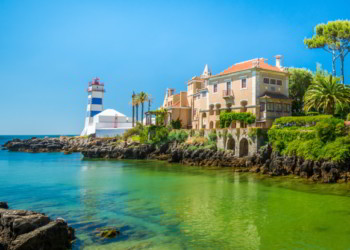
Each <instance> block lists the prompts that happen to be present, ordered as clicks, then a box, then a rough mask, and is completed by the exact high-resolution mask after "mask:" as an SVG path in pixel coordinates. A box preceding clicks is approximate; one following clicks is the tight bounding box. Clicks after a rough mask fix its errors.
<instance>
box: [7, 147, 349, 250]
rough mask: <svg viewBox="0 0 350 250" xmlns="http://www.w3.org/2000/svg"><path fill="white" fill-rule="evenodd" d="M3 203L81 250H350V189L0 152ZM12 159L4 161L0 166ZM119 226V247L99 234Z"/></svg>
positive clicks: (153, 164) (139, 163)
mask: <svg viewBox="0 0 350 250" xmlns="http://www.w3.org/2000/svg"><path fill="white" fill-rule="evenodd" d="M0 154H2V155H1V157H0V168H1V173H0V200H8V201H9V202H10V204H12V206H13V207H16V208H29V209H34V210H39V211H42V212H45V213H47V214H48V215H49V216H52V217H58V216H62V217H64V218H66V219H67V220H68V222H69V223H70V224H71V225H73V227H74V228H76V232H77V236H78V238H79V240H78V241H77V243H76V244H75V248H76V249H78V248H82V247H84V248H87V249H89V248H91V249H99V248H101V249H116V248H117V249H128V248H132V247H134V248H136V249H139V248H144V249H148V248H149V249H198V248H201V249H260V248H262V249H280V248H303V249H312V248H317V249H319V248H322V249H334V248H338V249H346V248H347V247H348V246H349V245H350V238H349V237H348V236H349V235H350V225H349V223H347V221H349V219H350V213H349V208H350V198H349V185H348V184H346V185H345V184H344V185H311V184H309V183H305V182H304V181H302V180H298V179H294V177H283V178H272V179H271V178H266V177H261V176H259V175H253V174H243V173H234V172H232V171H231V170H230V169H220V170H215V169H202V168H197V167H184V166H179V165H169V164H166V163H163V162H150V161H81V159H80V155H79V154H73V155H68V156H65V155H63V154H24V156H22V155H23V154H21V153H18V154H11V157H12V158H11V159H10V158H9V157H8V155H7V156H6V155H4V154H6V153H4V152H0ZM4 158H6V160H1V159H4ZM106 226H115V227H118V228H120V229H121V231H122V234H121V236H120V237H117V238H116V239H113V240H103V239H101V238H100V237H98V236H96V234H97V231H96V229H97V228H100V227H106Z"/></svg>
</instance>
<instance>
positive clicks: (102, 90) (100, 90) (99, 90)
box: [86, 87, 106, 92]
mask: <svg viewBox="0 0 350 250" xmlns="http://www.w3.org/2000/svg"><path fill="white" fill-rule="evenodd" d="M86 91H87V92H92V91H97V92H106V90H104V89H92V88H91V87H90V88H87V89H86Z"/></svg>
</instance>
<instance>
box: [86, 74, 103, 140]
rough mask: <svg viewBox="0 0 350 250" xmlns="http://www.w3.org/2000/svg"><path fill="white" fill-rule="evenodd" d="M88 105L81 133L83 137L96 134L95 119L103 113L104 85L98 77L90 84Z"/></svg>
mask: <svg viewBox="0 0 350 250" xmlns="http://www.w3.org/2000/svg"><path fill="white" fill-rule="evenodd" d="M87 92H88V93H89V94H88V105H87V108H86V111H87V113H86V118H85V126H84V129H83V131H82V132H81V134H80V135H81V136H85V135H90V134H94V133H95V129H96V128H95V126H94V123H93V117H94V116H95V115H97V114H99V113H100V112H102V111H103V94H104V92H105V90H104V84H103V83H101V82H100V78H98V77H96V78H94V79H92V81H91V82H89V87H88V89H87Z"/></svg>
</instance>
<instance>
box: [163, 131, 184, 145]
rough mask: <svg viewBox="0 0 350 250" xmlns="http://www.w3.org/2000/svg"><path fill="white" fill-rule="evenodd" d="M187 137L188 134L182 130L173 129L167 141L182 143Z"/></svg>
mask: <svg viewBox="0 0 350 250" xmlns="http://www.w3.org/2000/svg"><path fill="white" fill-rule="evenodd" d="M187 138H188V134H187V132H186V131H184V130H178V131H176V130H173V131H171V132H170V133H169V136H168V139H169V141H177V142H179V143H182V142H184V141H186V140H187Z"/></svg>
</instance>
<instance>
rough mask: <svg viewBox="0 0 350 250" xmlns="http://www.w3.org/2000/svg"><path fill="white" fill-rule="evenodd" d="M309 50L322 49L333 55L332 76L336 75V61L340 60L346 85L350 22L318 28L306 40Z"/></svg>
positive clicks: (337, 22) (345, 21) (331, 23)
mask: <svg viewBox="0 0 350 250" xmlns="http://www.w3.org/2000/svg"><path fill="white" fill-rule="evenodd" d="M304 43H305V45H306V46H307V47H308V48H309V49H318V48H321V49H323V50H325V51H327V52H329V53H331V54H332V66H333V69H332V74H333V76H335V75H336V59H337V58H339V59H340V71H341V76H342V77H341V78H342V83H344V59H345V57H346V55H347V54H348V53H349V51H350V21H348V20H337V21H330V22H328V23H327V24H324V23H321V24H319V25H317V26H316V28H315V34H314V35H313V37H312V38H308V39H305V40H304Z"/></svg>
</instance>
